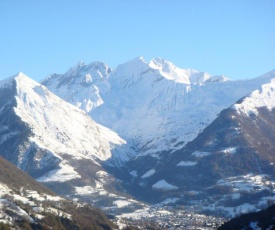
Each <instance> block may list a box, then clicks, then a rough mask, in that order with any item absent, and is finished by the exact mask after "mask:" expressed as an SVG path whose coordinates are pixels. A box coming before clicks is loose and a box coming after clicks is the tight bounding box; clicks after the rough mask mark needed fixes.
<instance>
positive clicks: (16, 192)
mask: <svg viewBox="0 0 275 230" xmlns="http://www.w3.org/2000/svg"><path fill="white" fill-rule="evenodd" d="M0 216H1V218H0V226H1V227H3V228H4V226H5V227H6V229H9V227H12V228H13V229H14V228H15V229H112V228H114V227H115V225H114V224H113V223H112V222H110V221H109V220H108V219H107V218H106V216H105V215H104V214H103V213H102V212H101V211H100V210H98V209H95V208H93V207H91V206H88V205H82V204H73V203H72V202H70V201H68V200H65V199H64V198H61V197H59V196H57V195H56V194H54V193H53V192H52V191H51V190H49V189H48V188H46V187H45V186H43V185H42V184H40V183H38V182H37V181H35V180H34V179H33V178H31V177H30V176H29V175H27V174H26V173H24V172H22V171H21V170H19V169H18V168H16V167H15V166H14V165H12V164H11V163H9V162H8V161H6V160H4V159H3V158H2V157H0Z"/></svg>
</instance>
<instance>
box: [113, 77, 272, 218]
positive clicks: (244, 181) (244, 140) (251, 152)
mask: <svg viewBox="0 0 275 230" xmlns="http://www.w3.org/2000/svg"><path fill="white" fill-rule="evenodd" d="M274 89H275V80H272V81H271V82H270V83H269V84H265V85H263V86H262V89H261V90H257V91H254V92H253V93H252V94H250V95H249V96H247V97H245V98H243V99H242V100H240V101H238V102H237V103H236V104H234V105H233V106H232V107H230V108H228V109H226V110H223V111H222V112H221V113H220V114H219V116H218V118H217V119H215V120H214V121H213V122H212V123H211V124H210V125H209V126H208V127H207V128H205V129H204V130H203V131H202V132H201V133H200V134H199V135H198V136H197V138H195V139H194V140H193V141H191V142H189V143H188V144H187V145H186V146H185V147H184V148H183V149H181V150H178V151H173V152H166V153H163V155H161V154H160V157H159V158H158V159H155V158H154V157H149V156H145V157H139V158H136V159H135V160H132V161H130V162H128V163H127V168H126V169H125V171H124V172H122V173H118V176H121V177H122V178H124V179H125V181H127V183H125V187H126V188H127V189H128V191H129V192H130V193H132V194H134V195H135V196H138V197H139V198H141V199H145V200H147V201H150V202H160V201H163V200H165V199H167V198H175V199H176V200H177V203H178V204H180V203H183V204H185V205H188V206H194V207H197V208H198V209H205V210H209V211H213V212H216V213H219V212H224V213H225V214H226V213H227V215H235V214H237V213H239V212H241V210H242V209H245V210H246V211H249V210H257V209H260V208H261V207H265V206H266V205H267V199H275V196H274V188H275V167H274V160H275V155H274V153H275V142H274V138H275V106H274V101H275V93H274ZM247 104H248V105H249V106H250V107H249V110H248V109H246V110H244V109H243V108H246V106H247ZM144 162H146V163H144ZM127 172H128V173H127ZM125 175H127V176H125ZM172 201H173V200H171V202H172ZM244 204H248V205H244ZM173 205H175V204H173ZM242 205H244V206H242ZM238 207H239V209H238Z"/></svg>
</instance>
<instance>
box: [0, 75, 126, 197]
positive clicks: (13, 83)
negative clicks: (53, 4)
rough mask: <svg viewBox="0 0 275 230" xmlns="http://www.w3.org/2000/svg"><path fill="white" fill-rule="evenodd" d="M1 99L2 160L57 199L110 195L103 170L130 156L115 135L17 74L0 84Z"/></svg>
mask: <svg viewBox="0 0 275 230" xmlns="http://www.w3.org/2000/svg"><path fill="white" fill-rule="evenodd" d="M0 98H1V99H0V154H1V155H2V156H4V157H5V158H6V159H8V160H9V161H11V162H12V163H14V164H15V165H16V166H18V167H19V168H21V169H23V170H24V171H26V172H28V173H29V174H30V175H32V176H33V177H34V178H36V179H37V180H39V181H41V182H43V183H46V184H47V185H49V186H50V187H51V188H53V189H54V190H55V191H58V192H59V194H60V193H63V194H65V195H78V196H80V197H81V196H86V197H87V196H91V194H93V195H94V196H96V195H100V194H99V193H101V194H102V195H104V196H107V197H108V196H109V193H108V192H107V190H108V191H110V190H112V193H113V192H115V189H114V187H115V184H116V180H115V178H113V177H112V176H111V175H109V174H108V173H107V172H105V170H104V169H103V168H102V164H120V163H121V162H123V161H125V160H127V159H128V157H129V156H128V155H130V154H131V150H129V149H128V147H127V146H126V142H125V141H124V140H123V139H121V138H120V137H119V136H118V135H117V134H116V133H114V132H112V131H111V130H109V129H107V128H105V127H103V126H101V125H98V124H96V123H95V122H94V121H93V120H92V119H91V118H90V117H89V116H88V115H87V114H86V113H85V112H83V111H82V110H80V109H78V108H76V107H75V106H73V105H71V104H69V103H67V102H65V101H63V100H62V99H60V98H59V97H57V96H55V95H54V94H53V93H51V92H50V91H48V90H47V89H46V87H45V86H43V85H40V84H38V83H36V82H34V81H33V80H31V79H30V78H28V77H27V76H25V75H24V74H22V73H19V74H18V75H16V76H14V77H12V78H9V79H7V80H4V81H1V82H0ZM112 185H113V187H112ZM83 188H84V189H83ZM79 191H81V192H79ZM113 197H115V195H113Z"/></svg>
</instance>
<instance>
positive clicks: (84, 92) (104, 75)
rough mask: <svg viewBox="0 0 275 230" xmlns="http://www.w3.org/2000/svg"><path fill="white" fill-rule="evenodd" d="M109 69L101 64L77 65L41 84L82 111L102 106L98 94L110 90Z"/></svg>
mask: <svg viewBox="0 0 275 230" xmlns="http://www.w3.org/2000/svg"><path fill="white" fill-rule="evenodd" d="M110 72H111V68H110V67H109V66H108V65H107V64H105V63H103V62H92V63H90V64H88V65H87V64H84V63H83V62H82V63H80V64H77V65H76V66H74V67H73V68H71V69H69V70H68V71H67V72H66V73H65V74H52V75H50V76H49V77H48V78H46V79H45V80H44V81H42V84H43V85H45V86H47V88H49V89H50V90H51V91H52V92H54V93H55V94H56V95H58V96H59V97H61V98H63V99H65V100H66V101H68V102H70V103H72V104H74V105H75V106H77V107H78V108H81V109H82V110H84V111H87V112H89V111H91V110H92V109H93V108H95V107H97V106H99V105H101V104H103V100H102V98H101V95H100V93H106V92H108V91H109V90H110V84H109V82H108V78H109V74H110Z"/></svg>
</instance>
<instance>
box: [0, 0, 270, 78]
mask: <svg viewBox="0 0 275 230" xmlns="http://www.w3.org/2000/svg"><path fill="white" fill-rule="evenodd" d="M274 12H275V1H273V0H257V1H256V0H249V1H248V0H228V1H226V0H225V1H223V0H138V1H133V0H132V1H131V0H128V1H126V0H44V1H43V0H39V1H38V0H24V1H23V0H13V1H10V0H1V1H0V30H1V33H0V52H1V55H0V78H1V79H3V78H7V77H9V76H12V75H14V74H16V73H17V72H19V71H21V72H24V73H25V74H27V75H28V76H29V77H31V78H33V79H35V80H37V81H40V80H42V79H43V78H45V77H46V76H47V75H49V74H50V73H54V72H55V73H64V72H65V71H67V69H69V68H70V67H72V66H74V65H75V64H76V63H77V62H78V61H80V60H81V61H84V62H86V63H90V62H92V61H103V62H106V63H107V64H108V65H109V66H111V67H112V68H114V67H116V66H117V65H118V64H121V63H123V62H126V61H128V60H130V59H133V58H135V57H138V56H144V58H145V59H146V60H148V61H149V60H150V59H152V58H154V57H162V58H164V59H167V60H170V61H172V62H173V63H174V64H176V65H177V66H178V67H181V68H193V69H197V70H200V71H206V72H209V73H210V74H213V75H217V74H224V75H226V76H228V77H230V78H232V79H244V78H252V77H256V76H259V75H261V74H263V73H265V72H268V71H270V70H272V69H275V14H274Z"/></svg>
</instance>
